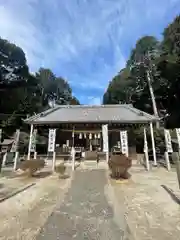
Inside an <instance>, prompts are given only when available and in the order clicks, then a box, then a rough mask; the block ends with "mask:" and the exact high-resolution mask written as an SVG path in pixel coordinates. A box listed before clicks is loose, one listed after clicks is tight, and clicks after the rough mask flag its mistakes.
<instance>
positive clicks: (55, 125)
mask: <svg viewBox="0 0 180 240" xmlns="http://www.w3.org/2000/svg"><path fill="white" fill-rule="evenodd" d="M158 120H159V119H157V117H155V116H154V115H150V114H148V113H145V112H143V111H140V110H138V109H136V108H134V107H133V106H132V105H130V104H117V105H99V106H89V105H58V106H55V107H54V108H51V109H48V110H47V111H44V112H42V113H40V114H37V115H34V116H31V117H29V118H27V119H26V120H25V122H26V123H27V124H30V125H31V134H32V132H33V129H37V131H38V128H39V127H41V128H42V127H45V128H49V129H56V140H55V145H56V147H57V149H56V151H62V147H64V146H67V147H72V146H73V147H75V148H83V149H85V150H89V151H94V150H95V149H97V148H98V149H99V150H101V151H103V138H102V126H103V125H107V126H108V151H111V149H112V148H113V147H114V146H117V145H118V144H119V141H120V131H123V130H127V131H128V130H129V129H131V128H132V127H139V126H141V125H147V126H151V128H152V125H153V123H155V122H157V121H158ZM58 149H61V150H58Z"/></svg>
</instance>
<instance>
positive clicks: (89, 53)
mask: <svg viewBox="0 0 180 240" xmlns="http://www.w3.org/2000/svg"><path fill="white" fill-rule="evenodd" d="M162 6H163V7H162ZM179 10H180V6H179V0H158V1H155V0H151V1H150V0H121V1H119V0H113V1H110V0H89V1H88V0H53V1H50V0H43V1H42V0H17V1H15V0H1V1H0V35H1V37H2V38H6V39H8V40H10V41H11V42H14V43H16V44H17V45H19V46H20V47H22V48H23V50H24V51H25V53H26V56H27V60H28V63H29V65H30V69H31V70H32V71H36V70H37V69H38V68H39V67H40V66H44V67H49V68H51V69H53V70H54V71H55V72H56V73H57V74H60V75H62V76H63V77H65V78H66V79H68V80H69V81H70V82H71V83H72V86H74V87H75V88H79V89H80V90H83V91H84V95H85V94H86V92H85V91H86V90H93V91H96V90H97V91H101V92H103V89H105V87H106V85H107V83H108V82H109V80H111V78H112V77H113V76H114V75H115V73H116V72H118V71H119V70H120V69H121V68H122V67H124V65H125V60H126V57H127V54H128V53H129V51H130V48H132V47H133V45H134V43H135V40H136V39H137V38H139V37H141V36H142V35H144V34H154V33H155V34H156V33H157V31H158V33H159V34H160V33H161V32H162V31H163V28H162V26H164V25H163V24H165V25H167V22H166V21H169V20H166V19H167V16H168V14H169V12H171V13H172V12H173V14H174V15H173V16H175V14H177V13H179ZM168 19H170V18H168ZM162 22H163V24H162ZM158 26H160V27H161V29H159V28H158ZM154 29H155V30H154ZM127 48H128V49H127ZM76 92H78V91H77V90H76ZM79 92H80V91H79ZM78 94H79V93H78ZM80 94H81V93H80ZM97 101H98V100H97Z"/></svg>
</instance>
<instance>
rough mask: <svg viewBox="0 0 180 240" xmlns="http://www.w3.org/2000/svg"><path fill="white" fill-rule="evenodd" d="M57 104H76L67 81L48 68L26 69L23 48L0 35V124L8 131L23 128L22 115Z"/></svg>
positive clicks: (25, 127)
mask: <svg viewBox="0 0 180 240" xmlns="http://www.w3.org/2000/svg"><path fill="white" fill-rule="evenodd" d="M49 100H55V101H56V103H57V104H71V102H72V104H79V101H78V100H77V99H76V98H75V97H74V96H72V90H71V87H70V86H69V84H68V82H67V81H65V80H64V79H63V78H62V77H56V76H55V74H54V73H53V72H52V71H51V70H50V69H44V68H40V69H39V71H38V72H37V73H35V74H34V75H33V74H31V73H30V72H29V68H28V66H27V61H26V56H25V53H24V52H23V50H22V49H21V48H20V47H18V46H16V45H15V44H12V43H10V42H8V41H7V40H4V39H1V38H0V124H1V128H2V127H3V129H4V130H5V131H7V132H8V133H9V134H10V133H12V132H14V131H15V129H17V128H22V129H21V130H24V131H26V130H27V126H24V125H23V122H22V119H23V118H24V119H25V118H26V116H27V115H32V114H34V113H39V112H41V111H43V110H45V109H48V108H49V104H48V103H49Z"/></svg>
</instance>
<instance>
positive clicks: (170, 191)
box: [161, 185, 180, 205]
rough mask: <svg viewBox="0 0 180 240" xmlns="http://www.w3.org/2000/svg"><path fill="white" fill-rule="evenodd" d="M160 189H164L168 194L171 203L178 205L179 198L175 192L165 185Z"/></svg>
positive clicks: (179, 202)
mask: <svg viewBox="0 0 180 240" xmlns="http://www.w3.org/2000/svg"><path fill="white" fill-rule="evenodd" d="M161 187H162V188H164V190H166V192H167V193H169V195H170V197H171V198H172V199H173V201H175V202H176V203H177V204H179V205H180V198H179V197H178V196H177V195H176V194H175V192H174V191H173V190H172V189H171V188H169V187H167V186H166V185H161Z"/></svg>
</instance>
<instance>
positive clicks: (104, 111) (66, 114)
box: [25, 104, 159, 124]
mask: <svg viewBox="0 0 180 240" xmlns="http://www.w3.org/2000/svg"><path fill="white" fill-rule="evenodd" d="M157 120H159V119H157V118H156V117H155V116H154V115H150V114H148V113H145V112H142V111H140V110H138V109H136V108H134V107H133V106H132V105H129V104H120V105H119V104H117V105H100V106H89V105H60V106H56V107H54V108H52V109H49V110H47V111H45V112H42V113H40V114H38V115H35V116H32V117H30V118H28V119H26V120H25V122H26V123H29V124H31V123H32V124H33V123H34V124H50V123H67V122H69V123H84V122H86V123H96V122H99V123H108V122H112V123H113V122H114V123H147V122H155V121H157Z"/></svg>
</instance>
